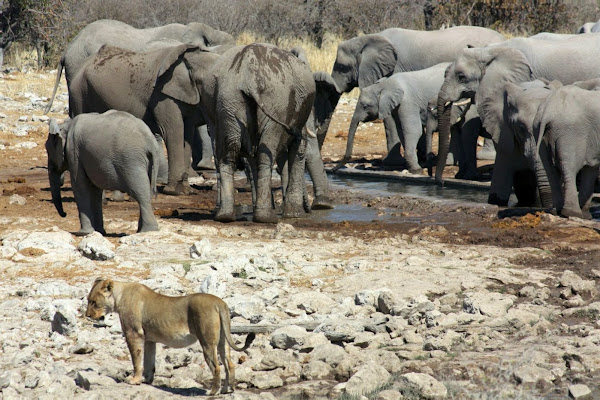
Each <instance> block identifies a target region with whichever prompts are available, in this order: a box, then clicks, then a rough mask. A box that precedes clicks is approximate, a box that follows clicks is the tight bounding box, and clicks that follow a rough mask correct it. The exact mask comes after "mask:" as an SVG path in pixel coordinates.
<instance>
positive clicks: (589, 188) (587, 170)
mask: <svg viewBox="0 0 600 400" xmlns="http://www.w3.org/2000/svg"><path fill="white" fill-rule="evenodd" d="M597 178H598V167H589V166H586V167H583V168H582V169H581V177H580V182H579V206H580V207H581V212H582V214H583V218H585V219H592V214H591V213H590V203H591V200H592V194H594V185H595V183H596V179H597Z"/></svg>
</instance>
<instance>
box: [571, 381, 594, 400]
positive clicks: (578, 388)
mask: <svg viewBox="0 0 600 400" xmlns="http://www.w3.org/2000/svg"><path fill="white" fill-rule="evenodd" d="M591 394H592V391H591V390H590V388H589V387H587V386H586V385H583V384H577V385H571V386H569V397H570V398H572V399H588V398H591Z"/></svg>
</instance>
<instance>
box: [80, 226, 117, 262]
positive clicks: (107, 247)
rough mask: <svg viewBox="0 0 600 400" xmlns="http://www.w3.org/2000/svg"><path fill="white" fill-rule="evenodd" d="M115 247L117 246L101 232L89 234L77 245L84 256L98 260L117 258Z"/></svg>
mask: <svg viewBox="0 0 600 400" xmlns="http://www.w3.org/2000/svg"><path fill="white" fill-rule="evenodd" d="M114 248H115V246H114V245H113V244H112V243H111V242H110V241H108V240H107V239H106V238H105V237H104V236H102V234H101V233H99V232H94V233H92V234H90V235H87V236H86V237H84V238H83V239H82V240H81V242H79V245H78V246H77V250H79V251H80V252H81V254H83V256H84V257H87V258H89V259H91V260H98V261H106V260H112V259H113V258H115V252H114Z"/></svg>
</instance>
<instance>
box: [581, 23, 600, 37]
mask: <svg viewBox="0 0 600 400" xmlns="http://www.w3.org/2000/svg"><path fill="white" fill-rule="evenodd" d="M595 32H600V21H597V22H586V23H585V24H583V25H581V26H580V27H579V28H577V32H576V33H577V34H581V33H595Z"/></svg>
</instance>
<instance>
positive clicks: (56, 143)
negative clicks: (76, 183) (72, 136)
mask: <svg viewBox="0 0 600 400" xmlns="http://www.w3.org/2000/svg"><path fill="white" fill-rule="evenodd" d="M70 123H71V120H70V119H69V118H67V119H66V120H65V122H64V123H63V124H59V123H58V122H57V121H56V119H54V118H51V119H50V121H49V122H48V125H49V129H48V140H47V141H46V151H47V152H48V157H49V158H50V159H51V160H52V162H53V164H54V165H55V166H56V168H61V167H62V166H63V164H64V162H65V146H66V144H67V132H68V129H69V126H70Z"/></svg>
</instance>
